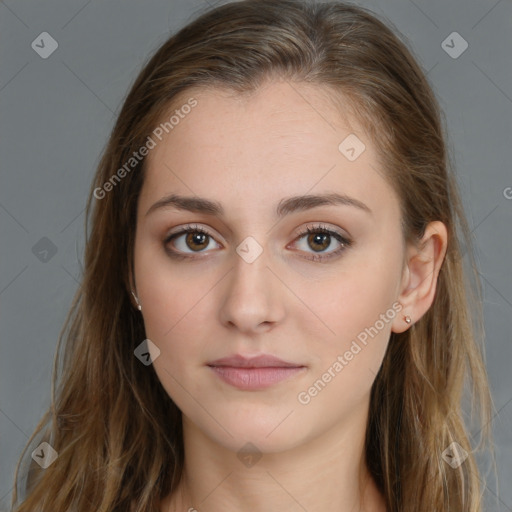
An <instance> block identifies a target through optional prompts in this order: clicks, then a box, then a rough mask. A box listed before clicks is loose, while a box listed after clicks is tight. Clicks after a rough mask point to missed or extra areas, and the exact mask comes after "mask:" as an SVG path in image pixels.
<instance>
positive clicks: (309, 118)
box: [141, 81, 386, 209]
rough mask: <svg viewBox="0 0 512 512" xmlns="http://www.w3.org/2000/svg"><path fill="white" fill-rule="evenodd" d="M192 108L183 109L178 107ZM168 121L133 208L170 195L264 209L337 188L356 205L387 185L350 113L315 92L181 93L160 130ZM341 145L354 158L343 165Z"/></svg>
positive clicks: (275, 86)
mask: <svg viewBox="0 0 512 512" xmlns="http://www.w3.org/2000/svg"><path fill="white" fill-rule="evenodd" d="M191 101H192V103H191ZM193 102H196V104H195V106H194V107H193V108H192V109H189V108H184V107H183V106H184V105H188V104H193ZM171 116H174V119H173V121H174V122H173V123H171V124H168V125H167V130H161V131H162V132H163V133H162V136H161V140H159V139H158V138H156V137H153V138H154V140H155V142H156V146H155V148H154V149H152V150H151V151H150V153H149V154H148V157H147V162H146V176H145V182H144V186H143V191H142V193H141V202H142V203H147V202H148V201H150V200H157V199H159V198H160V197H161V196H163V195H165V194H168V193H170V192H178V193H186V194H187V195H191V194H196V195H199V196H206V197H211V198H212V199H216V200H218V201H221V202H224V201H227V202H228V203H230V204H233V205H234V206H236V205H237V204H238V203H239V201H241V200H242V199H243V200H244V201H245V203H246V204H252V205H254V207H255V208H261V209H263V208H264V205H265V204H267V203H269V202H271V203H272V204H274V203H277V202H278V200H279V199H281V198H282V197H285V196H290V195H297V194H306V193H310V192H311V191H314V192H329V191H334V190H337V191H339V192H341V193H350V194H352V195H356V196H359V199H361V200H364V197H365V196H367V195H368V192H369V190H370V189H374V190H376V191H377V192H379V190H377V189H379V188H380V192H382V188H383V187H386V183H384V180H383V179H382V176H381V171H380V169H379V167H380V166H379V163H378V161H377V154H376V151H375V148H374V145H373V144H372V142H371V141H370V140H369V138H368V137H367V136H366V134H365V132H364V131H363V129H362V128H361V125H360V124H359V123H358V122H357V119H356V118H355V116H354V115H353V109H352V105H351V104H350V102H349V101H348V100H346V99H343V98H342V97H339V98H338V100H336V99H334V98H333V93H332V92H331V91H329V90H328V89H326V88H324V87H323V86H319V85H311V84H303V83H300V84H297V83H291V82H285V81H281V82H270V83H267V84H265V85H264V86H262V87H260V88H258V89H257V90H255V91H252V92H251V93H250V94H243V95H242V94H239V93H236V92H233V91H228V90H225V89H217V88H209V89H205V88H201V89H199V88H196V89H189V90H187V91H184V92H182V93H181V94H180V95H179V97H177V98H175V100H174V101H173V106H172V108H171V109H170V111H169V112H166V113H165V114H164V115H163V116H162V123H165V122H166V121H169V120H170V119H171ZM160 126H165V125H160ZM167 132H168V133H167ZM347 140H348V143H345V142H344V141H347ZM340 143H341V146H340ZM347 146H352V147H354V149H355V151H356V152H357V153H359V152H360V155H359V156H357V158H356V159H352V158H350V159H349V158H347V153H346V150H347ZM340 148H341V149H340ZM348 149H350V147H349V148H348ZM353 153H354V152H352V154H353ZM348 156H351V154H350V153H348Z"/></svg>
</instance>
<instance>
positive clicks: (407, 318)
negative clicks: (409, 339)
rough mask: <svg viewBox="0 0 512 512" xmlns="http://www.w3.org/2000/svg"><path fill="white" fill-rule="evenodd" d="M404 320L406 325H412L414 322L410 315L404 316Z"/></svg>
mask: <svg viewBox="0 0 512 512" xmlns="http://www.w3.org/2000/svg"><path fill="white" fill-rule="evenodd" d="M404 320H405V323H406V324H410V323H411V321H412V320H411V317H410V316H409V315H405V316H404Z"/></svg>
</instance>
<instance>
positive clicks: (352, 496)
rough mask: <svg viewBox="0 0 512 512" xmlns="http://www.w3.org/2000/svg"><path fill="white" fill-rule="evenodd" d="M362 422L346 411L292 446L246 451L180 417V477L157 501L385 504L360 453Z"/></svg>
mask: <svg viewBox="0 0 512 512" xmlns="http://www.w3.org/2000/svg"><path fill="white" fill-rule="evenodd" d="M365 425H366V419H365V417H360V418H354V417H352V418H351V419H350V424H344V425H343V426H336V427H335V428H333V429H331V430H330V431H328V432H325V433H324V434H323V435H322V436H320V437H316V438H314V439H312V440H309V441H308V442H307V443H304V444H301V445H299V446H297V447H295V448H293V449H290V450H287V451H285V452H278V453H264V454H257V455H256V456H254V455H253V458H252V459H251V458H250V457H247V458H242V457H241V456H237V453H236V452H233V451H231V450H228V449H227V448H225V447H224V446H222V445H220V444H219V443H216V442H215V441H214V440H212V439H211V438H209V437H207V436H205V435H204V433H203V432H202V431H201V430H199V429H198V428H197V427H196V426H195V425H194V424H192V423H191V422H189V421H187V419H186V418H184V423H183V427H184V429H183V432H184V447H185V462H184V468H183V473H182V478H181V480H180V484H179V485H178V487H177V489H176V490H175V491H174V492H173V493H172V494H171V495H169V496H168V497H166V498H165V499H164V500H163V501H162V506H161V512H174V511H178V510H179V511H190V512H194V510H200V511H204V512H216V511H219V510H222V511H225V512H231V511H233V512H234V511H239V510H251V512H267V511H268V510H293V511H298V512H299V511H304V510H306V511H308V512H320V511H321V512H327V511H333V512H334V511H336V512H385V506H384V500H383V497H382V495H381V494H380V493H379V491H378V490H377V487H376V485H375V482H374V480H373V478H372V477H371V475H370V473H369V472H368V469H367V467H366V464H365V461H364V435H365V428H364V426H365ZM362 427H363V428H362ZM258 457H260V458H259V459H258ZM241 459H242V460H241Z"/></svg>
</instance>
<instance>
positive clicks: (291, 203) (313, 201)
mask: <svg viewBox="0 0 512 512" xmlns="http://www.w3.org/2000/svg"><path fill="white" fill-rule="evenodd" d="M331 205H343V206H353V207H355V208H358V209H359V210H362V211H364V212H366V213H369V214H371V213H372V211H371V210H370V208H369V207H368V206H366V204H364V203H363V202H361V201H359V200H358V199H354V198H353V197H350V196H347V195H344V194H337V193H331V194H318V195H311V194H310V195H303V196H293V197H289V198H285V199H282V200H281V201H280V202H279V204H278V205H277V208H276V216H277V217H284V216H285V215H288V214H290V213H293V212H298V211H304V210H309V209H311V208H316V207H318V206H331ZM172 207H174V208H177V209H180V210H187V211H189V212H194V213H204V214H207V215H215V216H218V217H222V216H224V208H223V207H222V205H221V204H220V203H219V202H217V201H211V200H210V199H206V198H204V197H198V196H180V195H178V194H170V195H168V196H165V197H163V198H162V199H160V200H158V201H157V202H156V203H154V204H153V205H152V206H151V207H150V208H149V210H148V211H147V212H146V214H145V215H146V216H147V215H149V214H150V213H151V212H153V211H155V210H157V209H160V208H172Z"/></svg>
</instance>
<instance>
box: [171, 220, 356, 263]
mask: <svg viewBox="0 0 512 512" xmlns="http://www.w3.org/2000/svg"><path fill="white" fill-rule="evenodd" d="M189 233H200V234H203V235H206V236H208V237H209V238H214V237H213V236H212V235H211V234H210V233H209V232H208V231H206V230H205V229H204V228H203V227H201V226H197V225H189V226H185V227H184V228H183V229H182V230H181V231H179V232H177V233H173V234H171V235H169V236H168V237H166V238H165V240H164V247H165V250H166V252H167V253H168V254H169V256H171V257H172V258H176V259H181V260H184V259H191V258H196V256H186V255H185V254H183V253H181V252H179V251H176V250H174V249H170V248H169V247H168V244H169V243H170V242H171V241H172V240H174V239H175V238H178V237H180V236H182V235H187V234H189ZM319 233H320V234H326V235H330V236H331V237H333V238H334V239H335V240H337V241H338V242H339V243H340V244H341V245H340V247H339V248H338V249H336V250H335V251H332V252H330V253H326V255H324V254H323V253H316V254H313V255H312V256H303V258H305V259H307V260H311V261H315V262H319V263H323V262H326V261H327V260H330V259H331V258H334V257H336V256H338V255H340V254H341V253H342V252H343V251H345V250H346V249H347V248H348V247H350V246H351V245H352V241H351V240H348V239H347V238H345V237H344V236H343V235H341V234H340V233H338V232H337V231H333V230H331V229H328V228H326V227H325V226H322V225H315V226H307V227H306V228H305V229H303V230H301V231H300V232H299V233H298V234H297V238H296V240H299V239H301V238H303V237H304V236H307V235H311V234H319ZM198 254H200V252H199V253H198Z"/></svg>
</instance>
